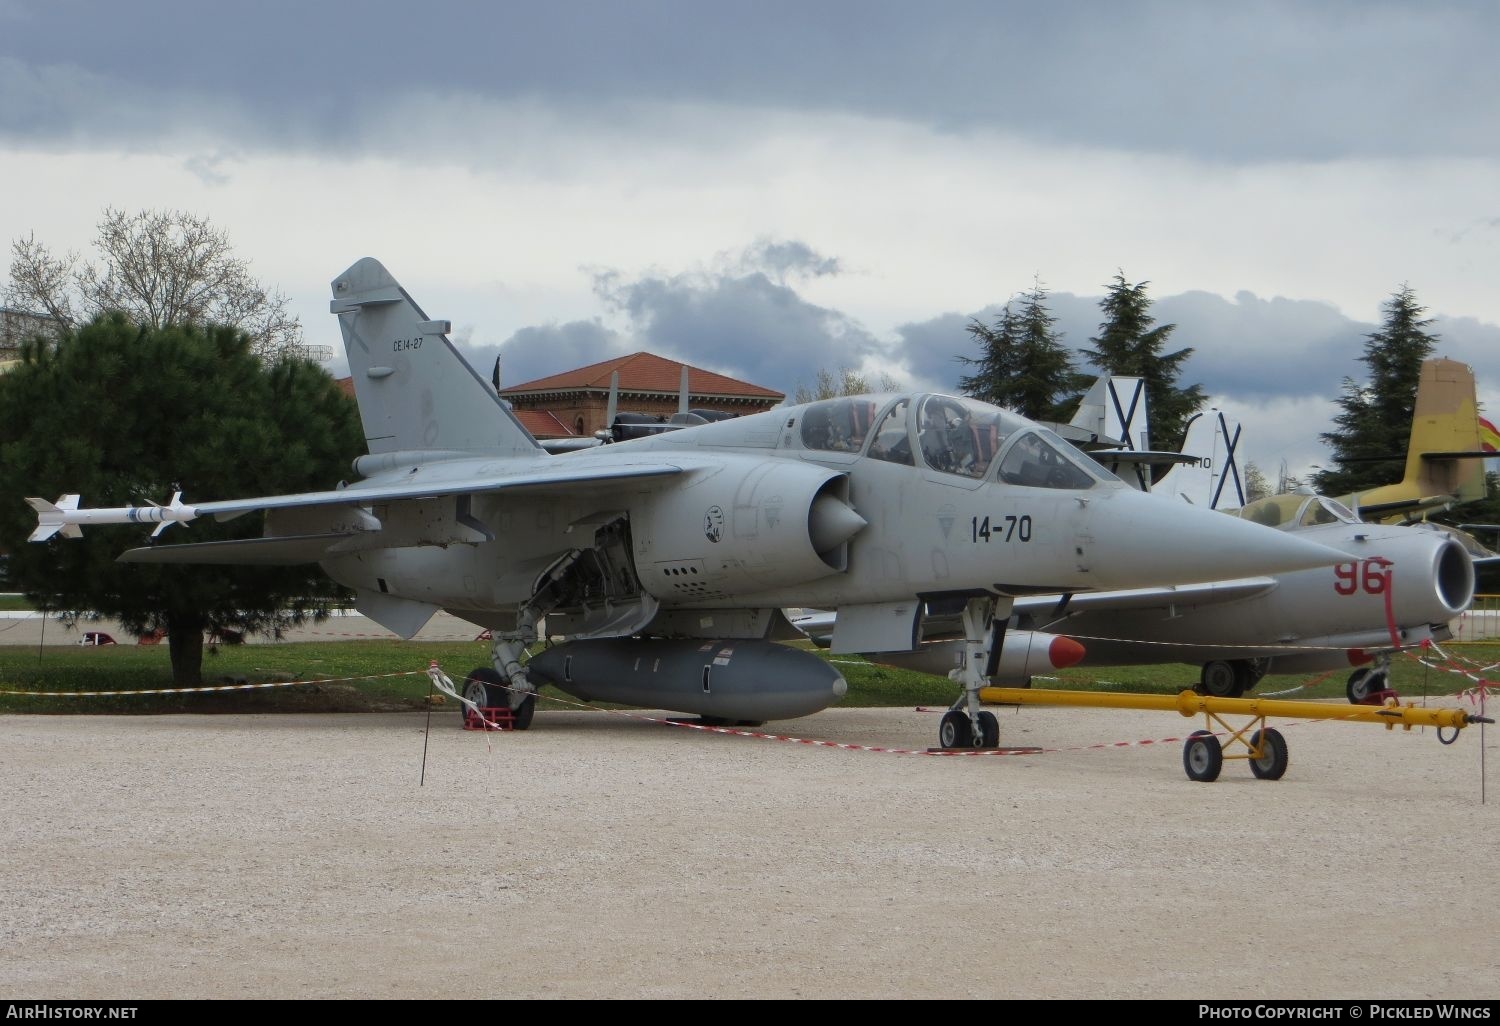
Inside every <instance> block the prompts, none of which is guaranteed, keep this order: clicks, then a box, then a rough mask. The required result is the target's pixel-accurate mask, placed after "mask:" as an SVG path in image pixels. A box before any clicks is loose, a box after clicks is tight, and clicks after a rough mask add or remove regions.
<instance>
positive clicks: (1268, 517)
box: [1239, 492, 1361, 530]
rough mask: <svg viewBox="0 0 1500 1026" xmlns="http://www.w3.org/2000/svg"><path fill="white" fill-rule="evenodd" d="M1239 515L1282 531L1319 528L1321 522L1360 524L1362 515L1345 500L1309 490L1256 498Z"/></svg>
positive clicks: (1241, 517) (1241, 509)
mask: <svg viewBox="0 0 1500 1026" xmlns="http://www.w3.org/2000/svg"><path fill="white" fill-rule="evenodd" d="M1239 517H1240V519H1241V520H1253V521H1255V522H1256V523H1257V524H1264V525H1266V526H1267V527H1278V528H1281V529H1282V530H1290V529H1292V528H1296V527H1316V526H1317V525H1319V524H1358V523H1360V522H1361V521H1360V519H1359V517H1357V516H1355V515H1354V513H1353V511H1351V510H1350V509H1349V508H1348V507H1347V506H1345V505H1343V504H1342V503H1340V502H1335V501H1334V500H1333V499H1330V498H1327V497H1325V496H1322V495H1314V494H1312V493H1310V492H1307V493H1304V492H1287V493H1285V494H1282V495H1268V496H1267V497H1266V498H1264V499H1256V500H1255V501H1254V502H1252V503H1249V504H1247V505H1245V506H1242V507H1241V508H1240V510H1239Z"/></svg>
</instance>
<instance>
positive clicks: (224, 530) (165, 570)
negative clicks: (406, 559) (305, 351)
mask: <svg viewBox="0 0 1500 1026" xmlns="http://www.w3.org/2000/svg"><path fill="white" fill-rule="evenodd" d="M363 441H364V439H363V431H362V430H361V427H360V421H359V414H358V411H357V409H356V408H355V405H354V403H353V402H351V401H350V400H349V398H348V397H347V396H345V395H344V394H343V393H342V392H341V391H340V390H339V387H338V385H337V384H336V383H335V382H334V380H333V378H331V377H330V376H329V375H328V374H327V373H326V372H325V371H324V370H323V369H322V368H321V367H319V366H317V364H315V363H313V362H311V361H309V360H305V359H301V358H297V357H291V356H286V355H283V356H281V357H278V358H276V359H274V360H273V361H272V362H270V363H266V362H265V361H263V360H261V359H260V358H258V357H257V356H256V355H255V353H254V350H253V343H252V340H251V338H250V336H248V335H247V334H246V333H244V332H243V331H239V330H238V329H235V328H229V327H224V326H218V325H214V326H209V327H206V328H199V327H196V326H193V325H183V326H175V327H160V328H153V327H142V326H137V325H136V324H133V323H131V321H130V320H129V319H128V318H127V317H126V316H125V315H124V314H123V313H118V312H116V313H110V314H103V315H100V316H99V317H97V318H95V319H94V320H93V321H92V322H91V323H89V324H86V325H84V326H83V327H81V328H79V329H78V330H76V331H71V332H67V333H65V334H64V335H63V337H62V338H61V339H60V340H58V341H57V343H56V345H55V347H54V346H52V345H50V344H47V343H45V342H43V341H42V340H40V339H37V340H34V341H32V342H28V343H27V345H26V350H25V354H24V356H23V358H22V360H21V363H20V364H19V365H18V366H16V367H15V368H14V369H13V370H11V371H8V372H7V373H5V374H3V375H0V495H4V496H6V497H7V500H6V501H5V502H4V503H0V549H8V550H9V551H10V554H11V555H10V561H9V563H10V576H11V578H12V582H11V587H14V588H17V589H18V590H21V591H24V592H25V593H26V594H27V595H28V596H30V597H31V598H32V599H33V600H35V601H36V602H38V603H39V605H41V606H42V607H44V608H47V609H51V610H55V611H58V612H61V613H63V614H64V617H65V618H68V619H77V618H87V617H89V616H92V615H100V616H109V617H113V618H115V619H118V620H120V621H121V622H122V623H123V624H124V626H125V628H126V629H127V630H130V631H133V632H135V633H137V634H144V633H147V632H148V631H152V630H157V629H162V630H165V631H166V632H167V642H168V647H169V649H170V653H171V659H172V678H173V681H174V682H175V683H177V684H179V685H195V684H198V683H200V680H201V676H202V662H203V636H204V633H205V632H207V631H215V630H220V629H224V628H232V629H234V630H237V631H241V632H261V631H271V632H276V631H279V630H280V629H281V628H283V627H286V626H289V625H291V624H293V623H298V622H301V621H302V620H304V619H306V618H307V617H309V616H312V617H317V616H319V615H326V614H327V611H328V609H329V605H330V600H331V598H332V596H333V595H334V594H335V588H334V586H333V584H332V583H331V582H330V581H328V579H327V578H326V577H324V576H323V574H322V573H321V571H319V570H318V569H317V567H315V566H292V567H270V566H268V567H223V566H209V565H204V566H178V565H171V564H167V565H158V564H142V563H122V562H119V561H118V560H117V559H116V557H117V556H118V555H119V552H120V539H121V536H122V534H123V535H124V536H126V537H129V536H130V535H131V530H132V529H131V528H129V527H123V528H110V527H100V528H91V529H88V530H86V531H84V534H83V537H82V538H79V539H63V538H56V539H53V540H52V541H48V542H45V543H42V544H32V543H30V542H28V541H27V536H28V535H29V534H30V532H31V529H32V528H33V527H35V526H36V514H35V513H34V512H33V511H32V510H31V509H29V508H28V507H27V505H26V504H25V503H24V502H22V501H20V497H21V496H27V495H35V496H44V497H46V498H48V499H51V498H54V497H56V496H58V495H61V494H62V493H64V492H81V493H82V494H83V496H84V498H85V499H86V500H87V504H88V505H96V506H125V505H134V506H140V505H144V504H145V503H147V502H163V501H165V500H166V499H168V498H169V497H170V495H171V494H172V492H173V490H174V486H175V485H176V484H177V483H180V485H181V488H182V491H183V498H184V500H185V501H186V502H188V503H189V504H191V503H193V502H195V501H202V500H205V499H217V498H225V497H232V496H235V495H275V494H284V493H291V492H302V491H312V490H315V489H322V488H327V487H328V485H329V482H330V481H333V480H336V479H337V478H338V476H339V475H340V474H341V473H344V472H345V471H346V470H347V468H348V466H349V461H350V460H351V459H352V458H353V457H354V456H355V455H357V454H359V452H360V451H361V450H362V449H363V447H364V446H363ZM172 530H173V532H174V533H179V532H180V533H181V534H182V535H184V537H179V538H173V537H171V536H170V535H169V536H168V537H167V538H165V539H164V540H163V541H162V542H161V544H162V545H167V544H169V543H171V542H173V541H189V540H190V541H193V542H203V541H223V540H228V539H239V538H246V537H257V536H259V535H260V533H261V523H260V518H258V517H240V518H236V519H234V520H231V521H228V522H226V523H222V524H221V523H217V522H215V521H214V520H213V518H210V517H204V518H200V519H199V520H198V521H197V522H195V523H194V524H193V525H192V528H191V532H188V531H187V529H184V528H173V529H172ZM135 535H136V538H137V540H138V543H139V544H146V541H147V536H146V533H145V532H144V531H140V530H139V529H137V530H136V531H135Z"/></svg>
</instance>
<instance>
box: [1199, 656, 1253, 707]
mask: <svg viewBox="0 0 1500 1026" xmlns="http://www.w3.org/2000/svg"><path fill="white" fill-rule="evenodd" d="M1265 675H1266V670H1265V664H1264V662H1263V661H1262V660H1259V659H1216V660H1214V661H1213V662H1209V663H1204V664H1203V669H1202V671H1201V672H1200V673H1199V674H1198V686H1197V688H1195V689H1194V690H1196V691H1197V692H1198V694H1200V695H1208V696H1210V697H1211V698H1239V697H1240V696H1241V695H1243V694H1244V693H1245V692H1247V691H1249V690H1251V689H1252V688H1254V687H1255V685H1257V684H1259V683H1260V679H1261V678H1262V677H1264V676H1265Z"/></svg>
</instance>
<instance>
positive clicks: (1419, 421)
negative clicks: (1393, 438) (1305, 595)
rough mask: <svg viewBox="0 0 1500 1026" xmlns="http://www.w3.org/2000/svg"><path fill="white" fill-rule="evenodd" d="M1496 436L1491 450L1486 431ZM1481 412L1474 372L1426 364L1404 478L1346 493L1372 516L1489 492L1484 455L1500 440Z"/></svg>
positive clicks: (1454, 364) (1413, 514) (1447, 363)
mask: <svg viewBox="0 0 1500 1026" xmlns="http://www.w3.org/2000/svg"><path fill="white" fill-rule="evenodd" d="M1486 427H1487V428H1488V429H1489V433H1490V435H1491V438H1490V439H1488V442H1489V446H1488V451H1486V441H1487V439H1486V438H1485V435H1484V429H1485V428H1486ZM1494 430H1495V429H1494V427H1493V426H1491V425H1489V423H1488V422H1487V421H1485V420H1484V419H1483V418H1482V417H1480V416H1479V401H1478V397H1477V395H1476V393H1475V387H1474V371H1473V370H1472V369H1471V368H1470V367H1469V366H1468V365H1467V364H1464V363H1460V362H1459V361H1457V360H1447V359H1441V358H1434V359H1429V360H1424V361H1423V362H1422V375H1421V378H1420V381H1419V383H1418V385H1417V397H1416V406H1415V409H1414V411H1413V415H1412V424H1411V441H1410V443H1408V445H1407V448H1406V473H1405V475H1404V477H1403V478H1402V479H1401V481H1400V482H1398V483H1396V484H1390V485H1382V486H1381V487H1379V488H1372V489H1370V490H1368V491H1365V492H1361V493H1357V494H1354V495H1348V496H1343V497H1342V498H1341V501H1342V502H1344V503H1345V505H1348V506H1353V507H1356V508H1357V509H1358V510H1359V512H1360V514H1361V515H1362V516H1363V517H1364V518H1365V519H1367V520H1379V519H1394V518H1397V517H1404V518H1408V519H1420V518H1421V517H1424V516H1425V515H1426V513H1427V511H1428V510H1432V509H1436V508H1440V507H1448V506H1454V505H1458V504H1459V503H1464V502H1472V501H1474V500H1475V499H1482V498H1484V496H1485V476H1484V460H1485V457H1488V456H1494V455H1496V451H1495V450H1496V448H1497V447H1500V446H1497V445H1496V444H1495V443H1496V442H1500V438H1497V437H1494Z"/></svg>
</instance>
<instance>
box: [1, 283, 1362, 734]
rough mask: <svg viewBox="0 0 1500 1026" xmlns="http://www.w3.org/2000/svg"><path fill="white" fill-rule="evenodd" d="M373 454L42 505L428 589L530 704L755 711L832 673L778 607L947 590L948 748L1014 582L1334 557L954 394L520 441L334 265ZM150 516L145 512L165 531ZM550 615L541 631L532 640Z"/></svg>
mask: <svg viewBox="0 0 1500 1026" xmlns="http://www.w3.org/2000/svg"><path fill="white" fill-rule="evenodd" d="M331 310H332V312H333V313H334V314H335V315H336V316H337V317H338V319H339V324H340V327H341V328H342V330H343V335H344V342H345V346H346V347H347V349H348V355H349V366H350V370H351V372H352V374H353V378H354V385H355V394H356V397H357V399H358V402H359V408H360V415H361V418H362V420H363V424H364V429H365V435H366V438H367V440H368V446H369V454H368V455H366V456H362V457H360V458H359V459H358V460H356V461H355V464H354V471H355V474H356V475H357V478H358V479H357V480H355V481H352V482H351V483H348V484H347V485H342V484H341V485H340V486H338V487H336V488H332V489H330V490H328V491H320V492H309V493H303V494H297V495H276V496H261V497H257V498H248V499H231V500H227V501H215V502H202V503H195V504H191V505H190V504H185V503H183V502H182V500H181V497H180V496H174V498H173V501H172V502H171V503H169V504H168V505H166V506H147V507H124V508H117V509H109V510H103V509H86V508H79V507H78V500H77V496H65V497H64V499H63V500H60V501H58V502H57V503H55V504H54V503H48V502H44V501H42V500H30V501H31V502H32V505H33V506H34V507H35V508H37V510H38V528H37V531H36V533H35V534H34V535H33V538H34V539H36V540H43V539H45V538H46V537H49V536H50V535H51V534H53V533H56V532H58V531H62V532H63V533H64V534H65V535H68V534H74V533H76V532H77V531H78V529H79V525H82V524H90V523H144V524H158V525H166V524H169V523H174V522H186V521H190V520H192V519H194V518H196V517H200V516H215V517H218V518H221V519H227V518H230V517H236V516H240V515H242V514H247V513H264V515H265V529H264V536H263V537H260V538H256V539H252V540H248V541H230V542H206V543H196V544H194V543H186V544H153V545H151V546H148V547H144V548H137V549H132V550H130V551H129V552H126V553H125V554H124V555H123V556H122V557H121V558H122V559H125V560H131V561H136V562H150V563H223V564H291V563H317V564H318V565H320V566H321V567H322V568H323V570H324V571H325V572H327V573H328V575H329V576H330V577H332V578H333V579H334V580H336V581H338V582H340V583H341V584H343V585H345V586H347V587H349V588H351V589H353V590H354V593H355V595H356V597H357V601H356V604H357V606H358V608H359V609H360V611H361V612H363V613H364V614H365V615H367V616H369V617H371V618H372V619H374V620H376V621H378V622H380V623H381V624H383V625H385V626H386V627H387V628H389V629H390V630H391V631H393V632H394V633H396V634H398V635H401V636H403V637H408V638H409V637H411V636H412V635H414V634H415V633H416V632H417V631H418V630H419V629H421V627H422V626H423V625H424V624H425V623H426V622H427V620H428V619H429V618H430V617H431V616H432V615H433V614H434V613H436V612H437V611H438V610H440V609H442V610H447V611H448V612H450V613H452V614H454V615H456V616H459V617H461V618H463V619H466V620H469V621H471V622H473V623H474V624H476V625H479V626H482V627H485V628H487V629H489V630H490V631H491V635H492V638H493V639H494V640H493V647H492V651H491V661H492V664H493V665H492V667H483V668H481V669H478V670H475V671H474V672H473V673H471V674H469V676H468V678H467V680H466V682H465V684H464V691H465V695H466V697H468V698H469V699H470V700H472V701H473V702H475V703H476V704H478V705H480V706H482V707H492V708H498V707H502V706H508V707H509V708H510V709H511V710H512V711H513V713H514V717H515V719H514V723H515V725H516V726H518V727H525V726H528V725H529V724H530V722H531V717H532V713H533V710H534V708H535V702H536V695H535V690H536V687H537V685H538V682H551V683H554V684H555V685H556V686H557V687H559V688H561V689H562V690H564V691H566V692H568V693H570V694H572V695H575V696H577V697H580V698H582V699H585V700H604V701H612V702H618V703H622V704H626V705H633V706H638V707H645V708H661V709H668V710H674V711H680V712H686V713H693V714H698V715H700V716H702V717H704V718H706V719H712V720H721V721H734V722H762V721H765V720H771V719H782V718H787V717H794V716H802V715H806V714H809V713H813V712H816V711H818V710H820V709H823V708H826V707H827V706H828V705H830V704H832V703H833V702H836V701H838V700H839V699H840V698H841V697H842V696H843V695H844V693H845V682H844V681H843V679H842V678H841V677H840V676H839V675H838V673H837V671H836V670H835V669H833V668H832V667H831V666H830V665H829V664H828V663H827V662H826V661H824V660H822V659H820V658H819V657H818V656H816V655H815V654H813V653H810V652H807V651H805V650H801V649H798V648H794V647H791V646H787V645H782V644H779V643H778V642H779V641H780V640H784V639H792V638H800V637H801V636H802V635H801V634H800V632H797V631H796V630H795V629H794V628H793V627H792V626H791V624H790V623H789V622H788V621H787V619H786V617H785V615H784V614H783V613H782V609H783V608H784V607H818V608H828V609H836V610H837V611H838V624H837V627H836V628H835V631H834V636H833V650H834V651H835V652H865V651H871V650H877V649H879V650H890V649H892V648H896V647H903V646H904V647H906V648H908V649H916V648H917V646H918V642H919V635H918V628H919V614H920V611H921V609H922V608H923V606H924V604H925V603H927V602H929V601H935V600H942V601H950V602H953V601H956V602H961V603H962V611H961V615H960V620H961V623H962V637H963V653H962V656H963V666H962V670H961V672H960V673H959V674H957V676H956V679H957V681H958V683H959V684H960V685H961V686H962V689H963V691H962V694H961V695H960V696H959V698H958V700H957V701H956V702H955V703H954V709H953V710H952V711H951V712H950V713H949V714H948V716H946V717H945V718H944V726H943V729H942V731H941V732H940V740H941V741H943V742H944V743H945V744H946V745H948V746H954V745H959V746H966V745H984V746H991V745H993V744H995V742H996V737H997V731H998V727H997V726H996V723H995V718H994V715H993V714H992V713H989V712H988V711H985V710H982V709H981V708H980V704H979V699H978V691H979V688H980V687H981V686H984V685H985V684H986V682H987V680H988V678H989V676H990V672H989V671H990V670H991V669H992V664H993V663H994V662H996V661H997V660H998V658H999V655H1000V653H1001V652H1002V650H1003V648H1004V644H1003V634H1004V630H1005V626H1006V624H1007V621H1008V620H1009V617H1010V612H1011V606H1012V603H1013V601H1014V599H1015V597H1016V596H1020V595H1031V594H1039V593H1068V594H1080V593H1085V592H1088V591H1091V590H1094V589H1122V588H1137V587H1146V586H1169V585H1180V584H1190V583H1194V582H1201V581H1215V580H1226V579H1231V578H1242V577H1246V576H1254V575H1260V574H1268V573H1277V572H1281V571H1291V570H1298V569H1304V568H1309V567H1317V566H1326V565H1329V564H1332V563H1337V562H1340V561H1342V560H1344V559H1346V558H1347V557H1346V556H1345V555H1344V554H1343V553H1342V552H1340V551H1338V550H1335V549H1330V548H1328V547H1326V546H1323V545H1320V544H1317V543H1314V542H1311V541H1307V540H1304V539H1301V538H1297V537H1294V536H1291V535H1288V534H1286V533H1283V532H1279V531H1275V530H1272V529H1270V528H1267V527H1264V526H1261V525H1258V524H1253V523H1250V522H1247V521H1236V520H1232V519H1230V518H1228V517H1225V516H1224V515H1223V514H1220V513H1213V512H1211V511H1208V510H1203V509H1196V508H1193V507H1192V506H1189V505H1187V504H1185V503H1178V502H1171V501H1169V500H1167V499H1164V498H1162V497H1159V496H1152V495H1149V494H1144V493H1142V492H1139V491H1136V490H1134V489H1132V488H1129V487H1127V486H1126V485H1125V484H1123V483H1122V482H1121V481H1120V480H1118V479H1117V478H1115V477H1114V476H1112V475H1111V474H1109V473H1108V472H1107V471H1104V470H1103V469H1101V468H1100V467H1099V466H1098V465H1097V464H1095V463H1093V462H1092V461H1090V460H1089V459H1088V458H1087V457H1085V456H1083V455H1081V454H1080V453H1078V451H1077V450H1076V449H1074V447H1073V446H1071V445H1069V444H1068V443H1067V442H1065V441H1063V440H1062V439H1061V438H1059V437H1058V436H1057V435H1055V434H1054V433H1052V432H1050V431H1048V430H1046V429H1044V428H1042V427H1040V426H1038V425H1036V424H1034V423H1032V422H1030V421H1027V420H1025V419H1023V418H1021V417H1018V416H1015V415H1014V414H1011V413H1008V412H1006V411H1003V410H1000V409H998V408H996V407H993V406H989V405H986V404H984V403H980V402H976V401H973V400H969V399H961V398H955V397H952V396H945V395H932V394H907V395H882V396H873V395H872V396H858V397H844V398H840V399H830V400H824V401H822V402H815V403H810V404H807V405H803V406H793V407H787V408H781V409H776V410H771V411H769V412H766V413H760V414H756V415H753V416H747V417H740V418H736V419H733V420H726V421H721V422H718V423H709V424H704V425H701V426H696V427H687V428H683V429H681V430H678V431H673V432H670V433H666V434H660V435H655V436H652V437H646V438H640V439H637V440H633V441H626V442H619V443H615V444H612V445H609V446H604V447H601V448H599V449H595V450H584V451H581V452H573V453H568V454H566V455H551V454H549V453H548V452H546V451H545V450H544V449H543V448H542V447H540V446H539V445H538V444H537V442H536V441H535V439H533V438H532V437H531V435H530V434H528V433H527V432H526V430H525V429H524V428H523V427H522V426H521V424H520V423H519V422H518V421H517V420H516V418H515V417H514V415H513V414H511V412H510V411H509V410H507V409H506V407H505V405H504V404H503V403H502V402H501V401H500V400H499V399H498V397H497V396H496V394H495V392H494V390H493V388H492V387H491V386H490V385H489V383H488V382H486V381H485V379H484V378H483V377H481V376H480V375H478V374H476V373H475V372H474V370H473V369H472V368H470V366H469V365H468V364H467V363H466V362H465V361H464V360H463V358H462V357H461V356H460V355H459V353H458V352H457V350H455V349H454V347H453V346H452V344H451V343H450V342H449V340H448V337H447V335H448V332H449V330H450V329H449V324H448V322H447V321H436V320H432V319H430V318H428V316H427V315H426V314H425V313H423V312H422V310H421V309H420V308H419V307H418V306H417V304H416V303H415V302H414V301H413V300H412V298H411V296H410V295H408V294H407V292H406V291H405V290H404V289H403V288H402V287H401V286H400V285H399V284H398V283H397V282H396V280H395V279H394V278H393V277H392V276H391V275H390V274H389V272H387V271H386V269H385V267H383V266H382V265H381V264H380V263H379V262H378V261H376V260H373V259H368V258H367V259H363V260H360V261H359V262H357V263H356V264H354V265H353V266H352V267H350V268H349V269H348V270H347V271H345V272H344V273H343V274H340V275H339V276H338V277H337V278H336V279H335V280H334V282H333V301H332V304H331ZM160 529H161V528H160V527H158V528H157V531H158V533H159V532H160ZM544 619H545V627H546V633H547V635H548V636H549V637H552V638H554V639H556V640H557V642H558V643H556V644H554V645H552V646H551V647H549V648H548V649H547V650H546V651H544V652H542V653H541V654H540V655H538V656H536V657H535V658H532V659H530V660H529V661H528V660H527V659H526V652H527V648H528V646H529V645H530V643H531V642H533V641H534V640H536V638H537V631H538V625H539V624H541V623H542V622H543V620H544Z"/></svg>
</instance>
